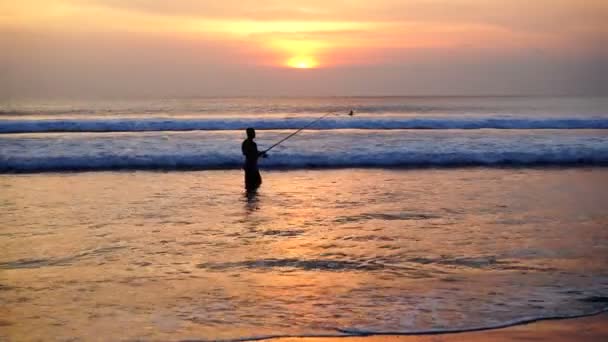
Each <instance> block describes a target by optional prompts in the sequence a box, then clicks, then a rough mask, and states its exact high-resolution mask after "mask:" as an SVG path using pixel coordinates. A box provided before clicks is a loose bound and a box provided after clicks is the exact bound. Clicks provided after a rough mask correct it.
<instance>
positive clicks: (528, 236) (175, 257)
mask: <svg viewBox="0 0 608 342" xmlns="http://www.w3.org/2000/svg"><path fill="white" fill-rule="evenodd" d="M351 109H352V110H354V115H353V116H349V115H347V113H348V112H349V111H350V110H351ZM328 113H331V114H329V115H328V116H327V117H326V118H325V119H323V120H321V121H319V122H318V123H316V124H315V125H313V126H311V127H310V128H309V129H307V130H304V131H302V132H301V133H300V134H298V135H296V136H294V137H293V138H291V139H289V140H287V141H286V142H285V143H283V144H281V145H279V146H277V147H276V148H275V149H273V150H272V151H271V152H269V157H268V158H266V159H262V160H261V162H260V168H261V171H262V177H263V179H264V183H263V184H262V187H261V188H260V189H259V191H258V192H257V194H255V195H247V194H246V193H245V192H244V187H243V172H242V170H240V168H241V165H242V162H243V160H242V156H241V151H240V144H241V142H242V140H243V139H244V138H245V132H244V129H245V128H246V127H255V128H256V130H257V131H258V132H257V136H258V138H257V139H256V140H257V143H258V146H259V147H260V149H263V148H267V147H269V146H271V145H272V144H273V143H275V142H277V141H279V140H280V139H282V138H284V137H286V136H287V135H289V134H290V133H292V132H294V131H295V130H296V129H298V128H300V127H303V126H305V125H306V124H308V123H309V122H312V121H314V120H315V119H316V118H318V117H321V116H322V115H325V114H328ZM607 165H608V98H602V97H559V98H557V97H324V98H188V99H164V100H130V101H116V100H112V101H109V100H105V101H101V100H98V101H91V100H89V101H65V100H64V101H21V102H16V101H13V102H4V103H2V104H0V188H1V189H2V191H1V195H0V250H1V251H2V252H0V302H1V303H2V308H1V309H0V310H1V312H2V318H0V339H2V340H36V339H41V340H48V339H56V340H68V339H85V340H88V339H100V340H187V339H202V340H218V339H224V340H238V339H246V338H254V337H265V336H318V335H323V336H340V335H357V334H372V333H424V332H438V331H460V330H467V329H478V328H489V327H499V326H505V325H511V324H517V323H520V322H526V321H529V320H535V319H543V318H555V317H571V316H579V315H588V314H593V313H597V312H601V311H605V310H608V304H607V302H608V267H607V266H606V265H608V230H607V228H608V214H607V213H608V211H607V210H606V203H608V169H607V168H606V166H607Z"/></svg>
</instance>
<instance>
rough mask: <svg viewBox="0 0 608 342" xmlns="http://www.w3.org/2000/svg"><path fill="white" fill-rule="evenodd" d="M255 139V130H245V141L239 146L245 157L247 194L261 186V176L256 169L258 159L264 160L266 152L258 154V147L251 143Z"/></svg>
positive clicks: (244, 167)
mask: <svg viewBox="0 0 608 342" xmlns="http://www.w3.org/2000/svg"><path fill="white" fill-rule="evenodd" d="M253 139H255V129H253V128H251V127H249V128H247V139H245V141H243V145H241V151H242V152H243V155H244V156H245V165H243V169H244V170H245V189H246V190H247V192H253V191H255V190H256V189H257V188H259V187H260V185H261V184H262V176H260V170H259V169H258V158H259V157H262V158H266V152H264V151H263V152H259V151H258V145H257V144H256V143H255V142H254V141H253Z"/></svg>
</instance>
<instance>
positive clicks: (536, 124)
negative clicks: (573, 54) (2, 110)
mask: <svg viewBox="0 0 608 342" xmlns="http://www.w3.org/2000/svg"><path fill="white" fill-rule="evenodd" d="M313 119H314V118H313V117H298V118H281V117H266V118H246V117H216V118H121V119H111V118H104V119H101V118H100V119H44V120H1V121H0V133H5V134H6V133H44V132H146V131H196V130H209V131H222V130H242V129H245V128H247V127H255V128H256V129H261V130H275V129H297V128H300V127H303V126H305V125H307V124H308V123H310V122H311V120H313ZM484 128H488V129H608V119H607V118H599V117H596V118H563V117H560V118H529V117H528V118H526V117H498V118H497V117H465V118H450V117H430V118H421V117H372V116H354V117H347V116H342V117H333V118H332V117H329V118H327V119H324V120H322V121H319V122H318V123H315V124H314V125H313V126H311V127H310V129H316V130H331V129H484Z"/></svg>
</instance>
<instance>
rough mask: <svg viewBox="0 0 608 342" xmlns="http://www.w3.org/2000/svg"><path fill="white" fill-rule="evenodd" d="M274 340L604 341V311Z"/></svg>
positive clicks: (607, 316)
mask: <svg viewBox="0 0 608 342" xmlns="http://www.w3.org/2000/svg"><path fill="white" fill-rule="evenodd" d="M269 341H276V342H325V341H327V342H380V341H389V342H464V341H470V342H476V341H480V342H481V341H493V342H506V341H509V342H511V341H552V342H566V341H581V342H582V341H589V342H595V341H598V342H599V341H608V313H603V314H600V315H595V316H590V317H584V318H576V319H563V320H547V321H540V322H536V323H530V324H523V325H516V326H513V327H509V328H504V329H494V330H486V331H477V332H465V333H457V334H438V335H424V336H420V335H418V336H400V335H379V336H366V337H334V338H328V337H319V338H312V337H311V338H308V337H307V338H278V339H272V340H269Z"/></svg>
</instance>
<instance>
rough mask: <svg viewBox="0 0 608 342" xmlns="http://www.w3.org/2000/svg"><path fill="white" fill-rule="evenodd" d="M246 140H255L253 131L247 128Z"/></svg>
mask: <svg viewBox="0 0 608 342" xmlns="http://www.w3.org/2000/svg"><path fill="white" fill-rule="evenodd" d="M247 138H248V139H254V138H255V129H253V128H251V127H249V128H247Z"/></svg>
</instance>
